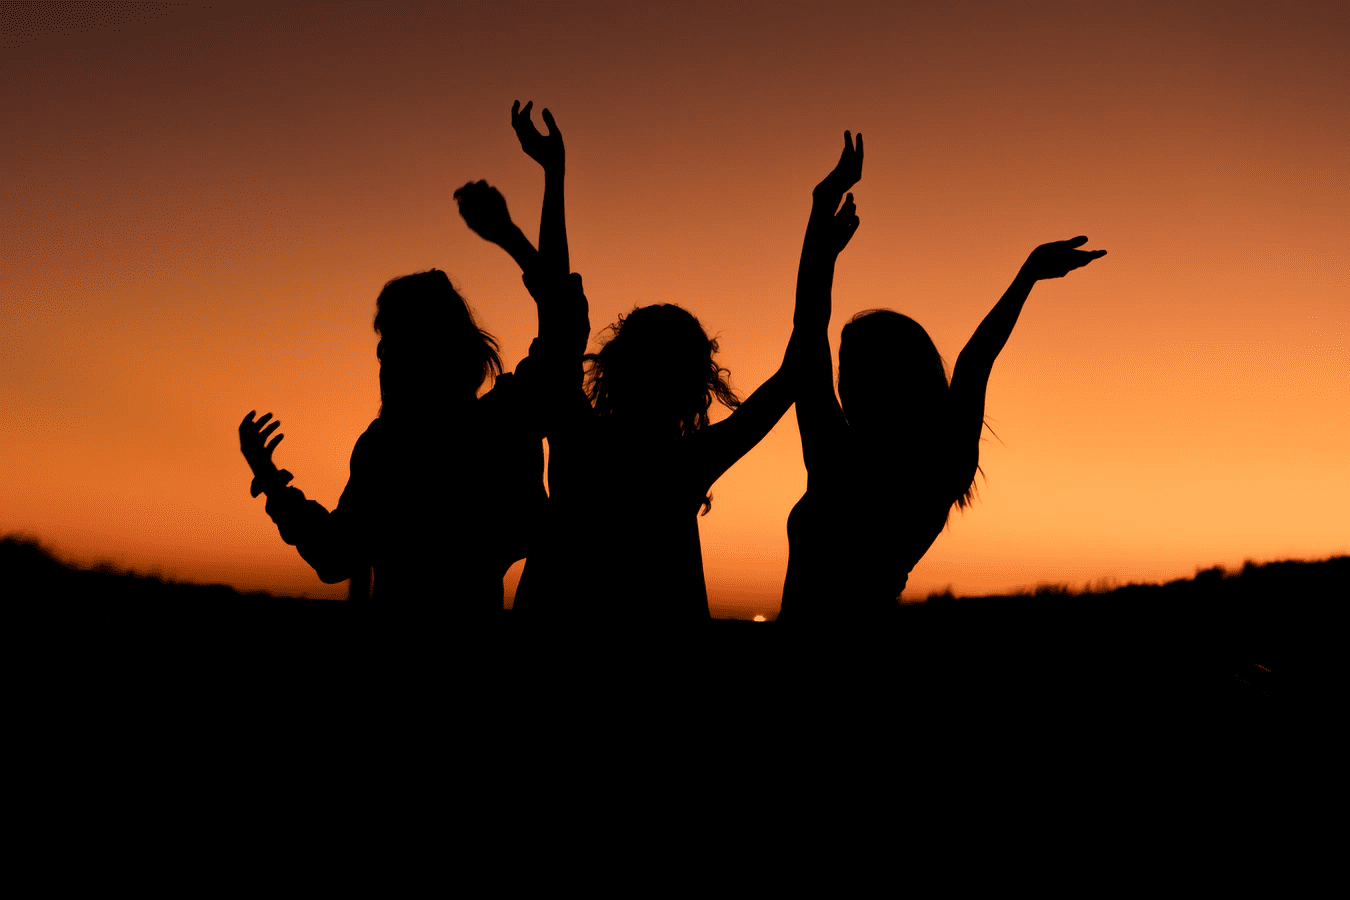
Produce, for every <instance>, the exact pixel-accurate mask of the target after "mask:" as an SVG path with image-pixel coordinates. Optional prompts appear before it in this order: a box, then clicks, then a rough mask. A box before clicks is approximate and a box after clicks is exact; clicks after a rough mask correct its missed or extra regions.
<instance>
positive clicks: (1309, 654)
mask: <svg viewBox="0 0 1350 900" xmlns="http://www.w3.org/2000/svg"><path fill="white" fill-rule="evenodd" d="M0 572H3V575H4V600H5V601H6V613H7V624H8V625H9V627H8V628H7V629H6V632H5V637H6V644H7V648H8V653H7V657H6V663H7V672H8V674H9V676H10V681H9V684H8V685H7V687H8V691H7V693H6V696H7V698H8V699H9V703H8V704H7V709H6V712H7V716H6V728H7V731H6V734H7V735H8V738H9V741H8V743H9V746H10V747H11V749H13V748H18V751H19V754H18V755H19V757H20V758H21V759H22V762H20V763H17V764H13V763H12V764H11V771H12V772H13V773H14V775H15V777H16V778H18V779H19V781H20V783H23V784H27V785H37V786H39V787H41V789H42V791H44V792H47V793H43V794H42V796H44V797H48V798H60V800H59V802H57V800H55V799H51V800H50V802H47V803H46V805H45V806H43V807H42V809H44V810H45V811H46V812H44V815H49V816H54V817H55V818H56V819H59V820H60V821H61V822H62V823H69V822H74V821H77V820H78V821H85V820H86V818H87V817H89V816H91V815H92V816H94V818H92V819H88V821H91V822H96V823H97V828H96V830H97V831H98V833H99V834H104V833H108V834H111V833H114V832H118V831H120V830H123V829H124V828H125V826H124V823H123V818H124V815H125V814H126V812H127V811H128V810H136V809H144V808H147V807H151V808H153V809H155V810H157V811H158V812H157V813H156V814H157V815H159V816H161V818H162V821H163V822H164V823H165V825H166V827H168V828H169V829H170V830H172V829H173V828H176V827H178V826H177V825H175V823H184V822H193V821H199V820H200V817H201V816H202V815H204V814H208V817H209V816H214V815H216V813H217V812H218V811H220V810H232V811H233V813H232V814H235V815H242V816H244V818H245V819H246V820H247V821H248V822H250V823H251V824H250V825H249V829H250V833H252V831H254V830H257V829H259V828H261V829H264V830H272V831H275V832H276V834H278V835H281V836H284V840H285V841H289V840H291V839H292V836H293V834H298V833H299V832H298V831H296V823H297V822H301V821H304V822H306V823H308V825H310V826H312V825H313V824H314V822H315V821H316V817H317V819H322V820H329V821H331V822H332V823H334V827H335V828H336V829H337V830H338V831H339V832H341V833H342V834H343V835H346V836H347V838H350V837H351V836H352V835H359V836H362V839H364V836H366V835H369V834H371V833H373V832H380V833H383V832H384V831H385V830H387V829H389V828H402V829H408V828H411V829H412V833H413V837H414V838H416V841H422V842H425V841H427V840H431V839H432V838H433V837H434V838H436V839H437V840H441V838H442V837H443V831H444V829H441V830H436V829H430V830H428V829H426V828H424V827H423V826H422V825H421V824H419V823H422V822H425V821H437V822H441V823H442V824H443V825H445V827H446V828H448V827H449V824H448V823H452V822H462V821H468V820H471V821H472V822H477V823H479V826H475V827H480V826H481V828H487V829H488V832H487V833H491V834H492V835H501V836H502V840H505V841H507V843H509V844H510V845H511V846H516V844H517V843H518V842H522V841H523V842H525V844H524V845H529V843H530V842H531V841H534V842H538V841H551V840H556V839H558V836H560V835H568V836H572V835H574V834H577V832H576V827H575V824H574V823H575V817H576V816H577V815H585V816H592V817H597V816H598V817H599V819H600V820H601V822H602V824H603V828H601V830H599V831H594V830H593V831H583V832H581V833H580V835H579V836H581V837H587V839H590V838H595V837H597V836H598V835H601V834H602V833H603V835H605V836H606V837H605V840H610V839H611V838H612V837H615V836H618V837H623V838H624V839H630V840H641V839H643V836H644V834H643V832H641V831H640V830H639V831H636V832H635V831H633V830H632V829H633V823H635V822H639V821H648V822H651V821H665V822H668V823H669V822H685V821H689V822H694V823H697V824H696V828H695V830H694V831H693V832H690V833H689V835H690V839H691V840H692V839H698V840H704V839H711V838H712V837H716V838H718V839H726V840H732V839H733V838H734V840H736V841H740V840H749V839H750V838H753V837H754V834H750V833H748V832H747V833H743V832H744V831H745V823H746V822H747V821H748V820H749V819H748V817H756V816H758V817H760V818H761V819H763V818H765V817H767V818H769V819H781V820H782V821H783V822H795V823H797V825H796V826H794V827H799V828H806V829H807V832H804V833H809V834H812V835H815V834H820V835H824V834H827V833H832V832H833V831H834V830H836V829H838V828H840V827H843V826H844V825H846V824H847V823H849V822H852V823H871V822H880V823H881V824H880V825H879V826H878V827H880V828H881V829H882V831H880V832H878V833H879V834H881V833H884V834H891V831H890V830H888V829H895V828H900V827H907V828H920V829H921V830H925V831H928V832H933V833H936V834H940V835H941V836H943V839H944V840H947V839H959V840H961V841H968V840H971V839H972V838H971V837H970V835H971V834H972V833H973V832H971V829H972V828H974V829H980V828H986V829H988V828H991V827H992V826H990V824H989V823H990V821H992V820H990V819H988V815H989V813H990V811H991V810H993V811H1000V812H998V816H1000V817H1001V818H998V822H999V823H1000V824H998V825H997V826H996V827H993V830H992V832H991V833H990V835H989V840H992V841H996V842H1005V841H1007V840H1009V839H1010V838H1016V837H1018V836H1020V835H1026V836H1027V837H1026V839H1032V838H1035V837H1036V835H1042V834H1043V832H1041V831H1039V830H1037V829H1031V830H1027V829H1028V827H1029V826H1028V823H1029V822H1032V821H1036V817H1040V818H1041V819H1044V818H1046V817H1047V816H1050V817H1051V818H1053V819H1054V820H1055V821H1056V822H1057V823H1058V826H1057V827H1059V828H1060V833H1061V834H1064V833H1070V834H1072V833H1078V832H1081V834H1080V837H1082V838H1083V839H1084V840H1088V841H1089V842H1093V843H1096V844H1099V845H1100V844H1102V841H1101V840H1100V835H1099V834H1098V833H1097V832H1096V831H1093V830H1092V829H1084V827H1083V826H1082V824H1081V823H1082V822H1085V821H1089V820H1090V819H1091V818H1092V817H1097V818H1098V819H1101V818H1103V817H1104V818H1105V819H1108V820H1110V821H1112V822H1114V823H1116V824H1115V825H1114V826H1113V827H1123V826H1122V823H1125V824H1126V825H1129V823H1134V822H1136V821H1148V822H1149V823H1150V825H1149V830H1147V831H1140V832H1138V834H1139V835H1145V836H1146V837H1147V836H1150V835H1154V834H1156V831H1155V830H1154V829H1156V827H1157V825H1158V823H1170V825H1171V827H1172V828H1174V829H1175V830H1177V832H1178V833H1186V834H1189V832H1191V831H1194V830H1195V828H1194V826H1193V825H1192V824H1187V823H1192V822H1193V821H1196V819H1195V818H1194V817H1195V816H1198V815H1201V814H1202V813H1203V815H1204V816H1206V817H1208V820H1210V821H1213V820H1215V819H1216V818H1217V819H1221V820H1223V821H1225V822H1230V823H1231V825H1230V826H1225V827H1228V828H1229V830H1230V831H1232V830H1234V829H1236V831H1237V832H1241V833H1243V834H1245V833H1246V832H1247V831H1251V829H1252V828H1254V827H1256V826H1252V825H1250V823H1251V822H1254V821H1256V822H1261V823H1263V824H1261V825H1260V829H1267V828H1269V827H1272V826H1270V824H1269V823H1272V822H1276V823H1278V822H1283V821H1286V820H1287V819H1289V816H1290V815H1292V813H1288V812H1282V813H1279V814H1278V815H1275V814H1273V813H1269V812H1267V813H1262V814H1261V815H1259V816H1258V815H1256V813H1255V812H1254V810H1256V809H1257V808H1258V807H1259V806H1261V805H1262V804H1265V805H1266V806H1267V807H1268V808H1274V807H1279V805H1280V804H1289V803H1291V802H1292V799H1293V798H1295V797H1309V796H1321V795H1322V793H1323V792H1324V790H1325V788H1324V784H1325V783H1329V782H1327V778H1326V777H1325V775H1324V773H1326V772H1330V771H1334V770H1335V769H1336V768H1337V767H1338V766H1339V762H1337V761H1334V760H1332V761H1331V762H1328V760H1329V757H1328V752H1329V750H1328V748H1331V747H1335V746H1339V745H1338V744H1337V738H1336V737H1335V735H1336V734H1337V733H1338V731H1339V724H1340V722H1341V720H1342V719H1343V718H1344V715H1343V710H1344V706H1345V700H1344V697H1343V696H1342V691H1341V688H1340V684H1341V681H1342V680H1343V678H1341V677H1340V676H1339V669H1340V661H1341V660H1342V658H1343V651H1342V649H1341V645H1342V643H1343V640H1344V632H1343V628H1342V625H1341V620H1342V617H1341V614H1340V610H1341V607H1342V606H1343V604H1344V603H1345V596H1346V591H1345V585H1346V583H1347V578H1350V558H1337V559H1333V560H1328V561H1323V562H1315V563H1304V562H1279V563H1269V564H1265V565H1248V566H1246V567H1244V568H1243V569H1242V571H1240V572H1234V573H1225V572H1222V571H1219V570H1211V571H1208V572H1202V573H1200V574H1199V575H1198V576H1197V577H1196V578H1194V579H1191V580H1187V581H1178V582H1174V583H1171V584H1167V585H1161V586H1157V585H1153V586H1129V587H1124V588H1120V589H1117V590H1114V591H1110V592H1107V593H1099V594H1085V595H1070V594H1067V593H1055V592H1053V591H1051V592H1044V591H1043V592H1041V593H1040V594H1039V595H1028V596H1015V597H981V598H947V597H944V598H936V599H932V600H930V601H929V602H927V603H923V604H915V605H907V606H905V607H903V608H902V609H901V610H900V615H899V616H898V619H897V622H896V623H895V627H894V628H888V629H881V630H878V629H849V630H831V631H824V630H814V629H801V630H796V631H794V630H791V629H789V628H787V627H780V626H779V625H778V624H777V623H753V622H738V621H713V622H709V623H708V624H707V626H706V627H705V628H702V629H699V630H697V631H694V632H687V633H677V634H672V633H669V632H665V631H663V632H661V633H654V632H650V631H643V630H640V629H633V628H628V629H624V628H613V629H607V630H603V631H597V630H595V629H591V630H588V631H573V632H559V631H557V630H550V629H540V628H534V627H530V626H529V625H528V622H527V621H524V620H521V619H519V618H516V617H514V616H512V615H511V614H509V613H506V612H503V613H502V615H501V617H500V619H499V620H498V621H495V622H490V623H479V624H478V625H476V626H474V627H472V628H469V627H464V625H463V623H457V624H449V623H443V622H442V623H434V622H428V621H426V620H425V619H411V618H408V617H403V618H399V617H397V616H390V615H382V614H379V613H378V611H377V610H372V609H371V608H369V607H366V608H362V607H361V606H360V605H358V604H349V603H344V602H334V601H315V600H303V599H295V598H286V597H271V596H267V595H263V594H254V595H241V594H239V593H237V592H235V591H233V590H231V589H229V588H226V587H223V586H199V585H182V584H166V583H163V582H160V581H158V580H155V579H152V578H145V577H139V576H135V575H130V574H125V573H118V572H114V571H110V570H103V571H81V570H75V569H71V568H67V567H65V566H63V565H61V564H60V563H59V562H57V561H55V560H53V559H52V558H51V557H50V556H48V555H47V554H45V553H44V552H43V551H42V550H41V548H40V547H38V546H37V545H35V544H32V543H25V542H21V541H15V540H4V541H0ZM147 798H150V799H147ZM921 800H922V802H924V803H926V804H927V805H926V807H924V809H926V810H927V812H917V810H918V809H919V808H920V807H919V805H918V804H919V803H920V801H921ZM466 804H471V805H469V806H466ZM1272 804H1273V805H1274V807H1272V806H1271V805H1272ZM821 809H827V810H832V812H830V813H828V814H822V813H820V812H819V810H821ZM358 810H360V811H361V812H360V814H359V815H357V811H358ZM369 810H375V811H376V812H374V813H371V812H368V811H369ZM72 816H74V817H75V818H74V819H72V818H71V817H72ZM541 816H543V818H541ZM82 817H84V818H82ZM933 817H937V818H933ZM489 823H491V824H489ZM62 827H65V825H63V826H62ZM438 827H439V826H438ZM597 827H598V826H597ZM1129 827H1130V828H1133V825H1129ZM756 833H758V832H756ZM541 834H542V835H543V837H541ZM747 834H748V836H747ZM1262 834H1264V831H1262ZM953 836H955V837H953ZM183 837H184V839H185V840H189V841H190V840H192V839H193V837H192V833H191V832H190V831H189V832H185V833H184V835H183ZM344 839H346V838H344ZM410 839H411V838H410ZM1149 839H1150V840H1151V839H1152V838H1151V837H1150V838H1149ZM1189 839H1190V838H1189V837H1188V838H1186V840H1189ZM277 840H278V841H282V840H283V838H282V837H278V838H277ZM1244 840H1246V838H1244ZM1262 840H1264V838H1262ZM1258 843H1260V842H1259V841H1258ZM277 846H282V844H281V843H278V845H277ZM417 846H421V844H417ZM439 846H440V845H439V844H437V847H439ZM1178 846H1181V845H1178ZM1244 846H1245V845H1244ZM433 849H434V848H433ZM419 852H420V851H419ZM427 852H431V850H428V851H427ZM435 852H437V853H439V852H441V851H440V850H439V849H436V850H435Z"/></svg>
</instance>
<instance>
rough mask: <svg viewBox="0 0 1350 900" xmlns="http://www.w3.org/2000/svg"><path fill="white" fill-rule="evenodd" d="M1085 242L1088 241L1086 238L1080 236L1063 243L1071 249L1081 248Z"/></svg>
mask: <svg viewBox="0 0 1350 900" xmlns="http://www.w3.org/2000/svg"><path fill="white" fill-rule="evenodd" d="M1087 240H1088V239H1087V237H1086V236H1084V235H1081V234H1080V235H1079V236H1078V237H1076V238H1070V239H1069V240H1067V241H1065V242H1064V243H1065V244H1066V245H1068V246H1069V247H1071V248H1072V247H1081V246H1083V245H1084V244H1086V243H1087Z"/></svg>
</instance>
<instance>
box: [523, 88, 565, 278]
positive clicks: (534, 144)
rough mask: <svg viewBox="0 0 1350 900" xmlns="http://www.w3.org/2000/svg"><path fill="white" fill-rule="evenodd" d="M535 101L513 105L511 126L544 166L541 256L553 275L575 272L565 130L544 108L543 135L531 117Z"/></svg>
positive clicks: (560, 275) (527, 152) (540, 219)
mask: <svg viewBox="0 0 1350 900" xmlns="http://www.w3.org/2000/svg"><path fill="white" fill-rule="evenodd" d="M533 108H534V101H533V100H531V101H530V102H529V103H526V104H525V108H524V109H521V108H520V101H519V100H517V101H516V102H515V103H514V104H512V106H511V127H512V128H514V129H515V130H516V137H518V138H519V139H520V149H522V150H524V151H525V153H526V155H527V156H529V157H530V159H532V160H534V161H535V162H537V163H539V165H540V166H542V167H543V169H544V206H543V209H542V210H541V211H540V214H539V256H540V260H541V262H542V264H543V265H545V266H547V267H548V271H549V273H550V274H551V275H556V276H557V277H562V276H564V275H566V274H567V273H569V272H570V271H572V268H571V264H570V261H569V259H568V256H567V217H566V214H565V212H564V210H565V207H566V204H565V203H564V198H563V180H564V178H563V176H564V175H565V173H566V170H567V154H566V151H565V149H564V147H563V137H562V132H561V131H560V130H558V123H557V122H555V121H554V120H553V113H551V112H549V111H548V110H547V109H545V110H544V111H543V117H544V125H546V126H547V127H548V134H546V135H545V134H540V133H539V129H538V128H536V127H535V125H534V121H533V120H532V119H531V118H530V110H531V109H533Z"/></svg>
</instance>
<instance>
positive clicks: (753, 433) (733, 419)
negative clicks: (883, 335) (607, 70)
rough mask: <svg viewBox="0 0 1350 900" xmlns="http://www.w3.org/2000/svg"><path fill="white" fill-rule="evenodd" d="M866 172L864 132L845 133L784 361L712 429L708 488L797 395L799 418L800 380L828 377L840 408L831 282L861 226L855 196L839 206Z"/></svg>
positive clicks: (815, 220) (818, 209) (813, 234)
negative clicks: (832, 333)
mask: <svg viewBox="0 0 1350 900" xmlns="http://www.w3.org/2000/svg"><path fill="white" fill-rule="evenodd" d="M861 177H862V135H858V141H857V144H856V146H855V144H854V142H853V140H852V138H851V137H850V135H849V133H848V132H844V153H843V155H842V157H841V158H840V161H839V165H838V166H836V167H835V169H834V171H832V172H831V173H830V174H829V175H827V176H826V177H825V180H824V181H822V182H821V183H820V184H819V185H817V187H816V191H815V195H814V201H813V203H812V207H811V218H810V220H809V221H808V223H807V227H806V239H805V241H804V242H803V244H802V258H801V263H800V264H799V266H798V269H797V297H796V306H795V309H794V310H793V316H792V323H793V324H792V336H791V338H789V340H788V348H787V352H786V354H784V357H783V364H782V365H781V366H779V368H778V371H777V372H775V373H774V374H773V375H772V376H770V378H769V379H768V380H767V381H765V382H764V384H762V385H760V387H759V389H758V390H756V391H755V392H754V393H752V394H751V395H750V396H749V397H747V398H746V399H745V402H743V403H742V404H741V405H740V406H739V407H738V408H737V409H736V410H735V411H734V412H733V413H732V414H731V415H730V416H728V417H727V418H726V419H725V420H724V421H722V422H719V423H718V424H716V425H714V426H711V427H710V428H708V429H707V432H708V433H707V435H706V437H705V438H704V459H703V465H704V470H703V478H704V480H705V481H706V484H707V485H708V486H711V485H712V483H713V482H714V481H716V480H717V479H718V478H719V477H720V476H721V475H722V473H723V472H725V471H726V470H727V469H729V468H731V466H732V465H733V464H734V463H735V462H736V460H738V459H740V458H741V457H742V456H744V455H745V454H746V453H748V452H749V451H750V449H751V448H752V447H754V446H755V445H756V444H758V443H759V442H760V440H762V439H763V437H764V436H765V435H766V434H768V433H769V430H770V429H771V428H773V426H774V425H775V424H777V422H778V420H779V419H781V418H782V417H783V414H784V413H785V412H787V409H788V407H789V406H791V405H792V403H793V401H794V400H796V401H797V403H798V412H797V415H798V422H799V423H800V422H801V421H802V409H801V403H802V397H803V390H804V387H803V386H804V385H806V384H807V383H808V382H810V383H813V384H815V386H816V389H817V390H818V389H819V382H820V380H821V378H822V377H823V384H824V389H825V391H827V392H828V394H829V400H830V402H831V403H833V404H834V410H835V412H836V413H838V409H839V404H838V402H837V401H835V399H834V387H833V365H832V363H831V361H830V345H829V337H828V334H827V332H828V328H829V324H830V286H831V284H832V283H833V280H834V265H835V260H836V259H837V258H838V256H839V254H840V252H841V251H843V249H844V247H846V246H847V245H848V242H849V241H850V240H851V239H852V238H853V234H854V232H855V231H857V229H858V216H857V210H856V209H855V207H854V205H853V195H852V194H850V195H849V196H848V200H847V201H846V202H845V203H844V206H843V208H842V209H840V208H839V200H840V198H841V197H842V196H843V193H844V191H846V190H848V188H850V187H852V186H853V185H854V184H855V183H856V182H857V181H858V179H859V178H861ZM836 209H838V212H836ZM822 366H823V368H822ZM838 417H839V420H840V425H842V423H843V415H842V413H838Z"/></svg>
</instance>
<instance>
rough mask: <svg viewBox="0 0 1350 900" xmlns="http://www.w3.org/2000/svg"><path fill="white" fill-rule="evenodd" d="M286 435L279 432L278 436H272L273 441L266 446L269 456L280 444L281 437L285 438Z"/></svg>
mask: <svg viewBox="0 0 1350 900" xmlns="http://www.w3.org/2000/svg"><path fill="white" fill-rule="evenodd" d="M285 436H286V435H284V434H279V435H277V436H276V437H274V438H272V443H270V444H268V445H267V447H266V448H265V449H266V450H267V455H268V456H271V455H272V451H273V450H275V449H277V444H280V443H281V439H282V438H284V437H285Z"/></svg>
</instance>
